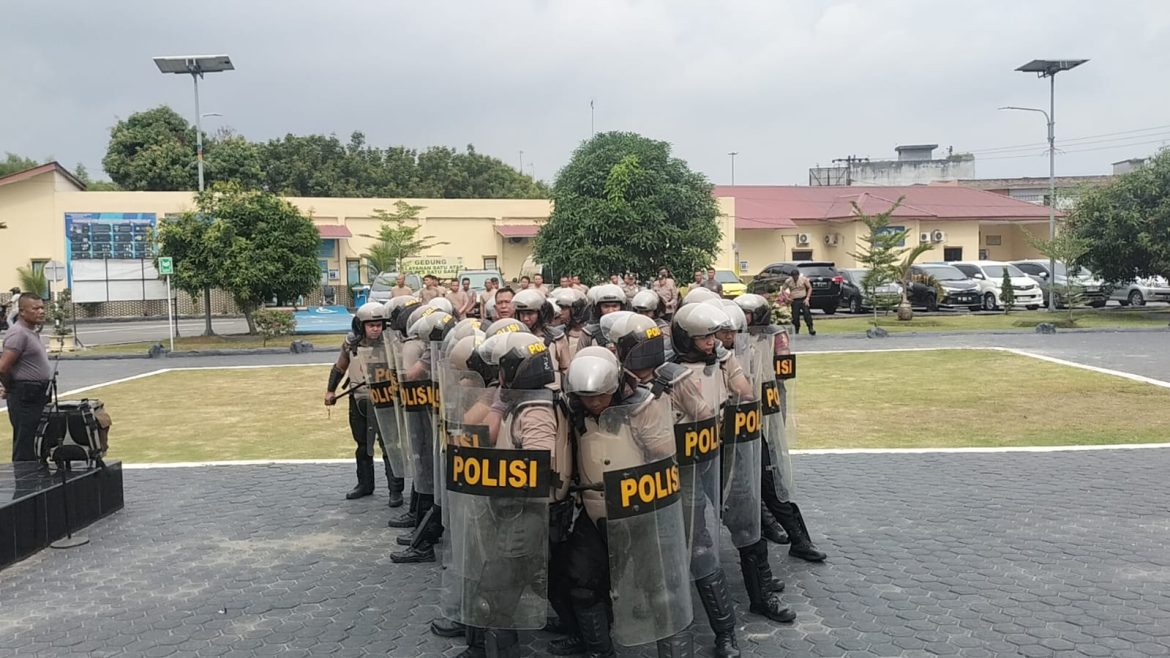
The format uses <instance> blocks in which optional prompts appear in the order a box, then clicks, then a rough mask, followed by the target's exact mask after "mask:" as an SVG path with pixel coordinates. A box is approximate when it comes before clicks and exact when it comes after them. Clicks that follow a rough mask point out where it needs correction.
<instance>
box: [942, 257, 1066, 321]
mask: <svg viewBox="0 0 1170 658" xmlns="http://www.w3.org/2000/svg"><path fill="white" fill-rule="evenodd" d="M947 264H948V265H953V266H955V267H956V268H958V270H959V271H960V272H962V273H963V274H966V275H967V276H969V277H971V279H972V280H973V281H974V282H975V285H976V286H978V287H979V295H980V303H981V304H982V306H983V310H984V311H995V310H998V309H999V308H1000V306H1002V305H1003V287H1002V286H1003V271H1004V270H1005V269H1006V270H1007V273H1008V277H1009V279H1010V280H1011V284H1012V292H1014V293H1015V300H1016V301H1015V305H1016V306H1023V307H1024V308H1026V309H1028V310H1029V311H1034V310H1036V309H1038V308H1040V306H1041V305H1042V304H1043V303H1044V291H1042V290H1040V286H1039V284H1037V283H1036V282H1035V281H1033V280H1032V278H1031V277H1029V276H1028V275H1027V274H1024V272H1023V271H1022V270H1020V268H1018V267H1016V266H1015V265H1012V264H1011V263H1001V262H999V261H995V260H973V261H965V262H957V263H947Z"/></svg>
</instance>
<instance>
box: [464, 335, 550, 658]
mask: <svg viewBox="0 0 1170 658" xmlns="http://www.w3.org/2000/svg"><path fill="white" fill-rule="evenodd" d="M476 354H478V355H479V356H480V360H479V364H478V366H477V365H476V364H473V363H471V362H470V361H469V366H473V368H476V369H484V370H485V372H487V374H488V375H489V378H490V377H491V376H493V375H495V376H498V380H499V384H500V391H501V398H502V399H503V401H504V403H505V405H506V410H505V411H504V414H503V417H502V419H501V422H500V426H499V432H498V438H496V439H495V440H494V441H491V442H490V445H487V446H476V447H471V446H468V447H462V446H449V447H448V449H449V450H450V451H451V452H450V455H451V456H450V457H449V460H450V461H451V463H452V464H453V465H454V466H453V468H452V469H451V471H450V472H449V473H448V474H447V479H448V503H449V505H450V506H451V508H452V509H451V530H452V533H453V534H454V535H455V536H453V537H452V543H453V545H455V546H458V547H460V548H459V551H458V552H457V554H456V555H455V556H454V557H453V564H452V568H453V569H456V570H458V572H459V573H460V574H462V575H463V579H464V585H463V593H462V597H461V599H462V601H463V605H461V606H459V609H458V610H457V611H456V613H455V614H456V616H457V617H459V618H458V619H456V620H455V621H458V622H460V623H463V624H467V625H468V632H467V642H468V647H467V650H465V651H464V652H463V653H461V654H459V655H460V656H461V657H462V658H481V657H486V656H501V657H509V658H511V657H515V656H518V655H519V639H518V635H517V633H516V630H517V629H525V628H530V629H536V628H541V627H543V626H544V624H545V621H546V620H545V611H546V607H547V591H548V590H547V588H548V583H549V581H550V579H551V578H552V576H551V574H549V569H548V562H547V554H548V553H549V552H550V551H551V552H553V553H556V552H558V550H559V548H558V546H557V545H558V544H562V543H563V542H564V541H565V539H567V536H568V530H569V527H570V524H571V520H572V512H573V506H572V503H571V502H570V501H569V500H568V487H569V478H570V476H571V473H572V452H571V450H570V447H569V438H568V423H567V421H566V419H565V417H564V414H563V411H562V410H561V407H560V406H559V405H558V404H557V395H556V393H555V391H553V390H552V389H551V388H550V385H551V384H552V383H553V381H554V379H555V371H554V369H553V367H552V358H551V356H550V354H549V351H548V348H547V347H545V345H544V342H543V341H542V340H541V339H540V338H538V337H536V336H534V335H532V334H530V333H520V332H513V333H504V334H499V335H497V336H494V337H491V338H488V339H487V340H485V341H484V342H483V344H482V345H481V346H480V347H479V348H478V349H477V350H476ZM492 369H494V372H493V371H492ZM485 383H486V381H485ZM501 451H506V452H501ZM484 469H493V470H492V471H491V472H492V473H495V474H496V476H497V477H494V478H492V480H491V482H492V484H491V485H488V484H486V482H487V480H486V479H484V477H483V476H484V474H485V473H488V471H486V470H484ZM502 474H507V477H504V476H503V475H502ZM497 478H498V479H497ZM526 592H527V593H529V596H523V595H524V594H525V593H526ZM533 593H534V594H536V596H532V595H531V594H533Z"/></svg>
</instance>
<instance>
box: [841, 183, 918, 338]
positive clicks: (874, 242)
mask: <svg viewBox="0 0 1170 658" xmlns="http://www.w3.org/2000/svg"><path fill="white" fill-rule="evenodd" d="M903 199H904V197H899V198H898V200H897V201H896V202H895V203H894V204H893V205H891V206H890V207H889V209H887V210H883V211H882V212H879V213H876V214H873V215H868V214H866V213H865V212H864V211H863V210H862V209H861V206H859V205H857V203H856V202H850V203H851V205H852V206H853V216H854V217H855V218H856V219H857V221H859V222H861V223H862V224H864V225H865V228H866V234H865V235H863V236H861V246H860V247H859V248H858V250H857V252H856V253H851V254H849V255H850V256H852V257H853V258H855V259H857V263H858V264H859V265H861V266H862V267H864V268H866V269H868V270H869V271H868V272H866V274H865V277H864V278H862V280H861V285H862V288H863V289H864V290H865V296H866V297H867V298H869V299H870V300H871V303H872V304H873V313H874V322H875V323H876V322H877V312H878V307H879V303H878V302H879V301H880V300H879V297H878V294H877V290H878V288H880V287H882V286H884V285H887V284H890V283H895V282H897V283H900V284H901V285H902V301H901V303H899V304H898V319H900V320H901V319H906V320H910V319H912V318H913V317H914V313H913V310H912V309H911V308H910V300H909V299H908V298H907V291H908V290H909V289H910V281H909V279H910V267H911V266H912V265H913V264H914V261H916V260H918V258H919V257H920V256H922V254H924V253H926V252H928V251H930V250H931V249H933V248H934V245H932V244H931V243H929V242H923V243H919V244H917V245H915V246H913V247H907V246H904V245H905V244H906V241H907V240H908V239H909V237H910V229H906V228H902V229H895V228H891V227H890V218H891V217H893V215H894V211H896V210H897V209H898V206H900V205H902V201H903Z"/></svg>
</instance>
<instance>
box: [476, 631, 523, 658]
mask: <svg viewBox="0 0 1170 658" xmlns="http://www.w3.org/2000/svg"><path fill="white" fill-rule="evenodd" d="M483 648H484V652H485V653H484V655H486V656H487V658H520V634H519V633H517V632H516V631H510V630H500V629H496V628H489V629H486V630H484V632H483Z"/></svg>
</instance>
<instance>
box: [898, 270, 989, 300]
mask: <svg viewBox="0 0 1170 658" xmlns="http://www.w3.org/2000/svg"><path fill="white" fill-rule="evenodd" d="M931 279H934V280H935V281H937V282H938V284H939V287H941V288H942V293H943V298H942V299H941V300H940V299H939V298H938V290H937V289H935V287H934V286H932V285H930V283H929V281H930V280H931ZM906 297H907V298H908V299H909V300H910V304H911V306H921V307H925V308H926V310H928V311H936V310H938V307H939V306H946V307H950V308H957V307H960V306H966V307H967V308H968V309H969V310H971V311H978V310H980V309H981V308H982V306H981V304H982V302H981V301H980V300H981V299H982V298H981V297H980V294H979V286H978V284H976V283H975V282H974V281H972V280H971V279H968V278H967V275H966V274H963V272H962V271H960V270H959V269H958V268H957V267H954V266H953V265H949V264H947V263H932V264H923V265H912V266H910V288H909V290H907V291H906Z"/></svg>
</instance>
